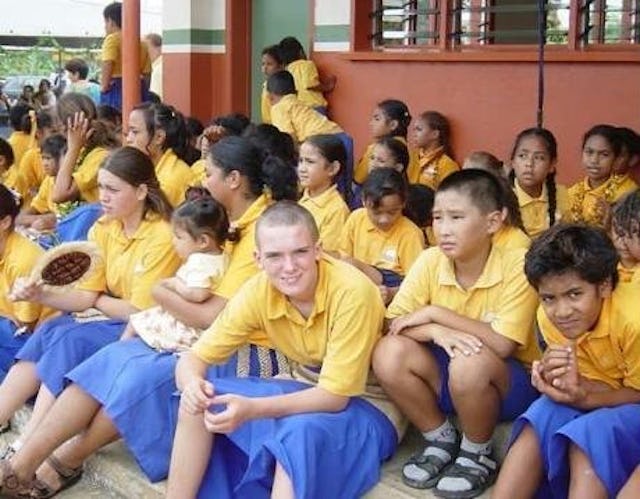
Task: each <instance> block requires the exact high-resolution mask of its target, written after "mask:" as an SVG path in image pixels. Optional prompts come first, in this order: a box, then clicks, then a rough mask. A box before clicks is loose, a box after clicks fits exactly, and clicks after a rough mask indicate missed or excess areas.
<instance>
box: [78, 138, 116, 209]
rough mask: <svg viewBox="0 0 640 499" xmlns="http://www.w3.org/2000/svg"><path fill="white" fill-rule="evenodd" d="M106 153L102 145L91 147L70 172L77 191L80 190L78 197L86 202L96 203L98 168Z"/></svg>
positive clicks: (97, 197)
mask: <svg viewBox="0 0 640 499" xmlns="http://www.w3.org/2000/svg"><path fill="white" fill-rule="evenodd" d="M107 154H109V151H107V150H106V149H105V148H103V147H95V148H93V149H92V150H91V151H89V154H87V155H86V156H85V157H84V159H83V160H82V163H80V165H78V167H77V169H76V171H75V172H74V173H73V174H72V177H73V180H74V181H75V183H76V186H77V187H78V191H80V197H81V198H82V199H83V200H84V201H86V202H87V203H96V202H97V201H98V199H99V196H98V170H99V169H100V165H102V162H103V161H104V160H105V158H106V157H107Z"/></svg>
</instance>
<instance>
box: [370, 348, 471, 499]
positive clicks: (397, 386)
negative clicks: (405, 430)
mask: <svg viewBox="0 0 640 499" xmlns="http://www.w3.org/2000/svg"><path fill="white" fill-rule="evenodd" d="M373 370H374V371H375V373H376V377H377V378H378V381H379V382H380V384H381V385H382V387H383V388H384V390H385V392H386V393H387V395H388V396H389V398H391V400H393V401H394V402H395V403H396V404H397V405H398V407H399V408H400V410H401V411H402V412H403V413H404V414H405V415H406V416H407V417H408V418H409V420H410V421H411V422H412V423H413V424H414V425H415V426H417V427H418V429H419V430H420V431H421V432H422V435H423V436H424V438H425V441H426V442H425V448H424V449H423V450H422V451H421V452H420V453H418V454H416V455H415V456H414V457H413V458H411V459H410V460H409V461H408V462H407V463H406V464H405V466H404V467H403V469H402V476H403V480H404V481H405V483H406V484H407V485H410V486H412V487H416V488H429V487H433V486H434V485H435V483H436V481H437V480H438V477H439V475H440V473H441V472H442V470H443V469H444V468H445V467H446V465H447V464H449V463H450V462H451V461H452V460H453V458H454V456H455V454H456V453H457V450H458V443H457V437H458V434H457V432H456V430H455V428H454V427H453V425H452V424H451V422H450V421H449V420H448V419H447V418H446V417H445V415H444V414H442V412H441V411H440V409H439V408H438V403H437V396H438V392H439V389H440V383H441V381H440V370H439V368H438V363H437V361H436V359H435V358H434V356H433V354H431V352H429V351H428V350H427V349H426V348H424V347H423V346H422V345H420V344H419V343H418V342H416V341H414V340H412V339H411V338H407V337H404V336H385V337H383V338H382V339H381V340H380V341H379V342H378V344H377V345H376V348H375V350H374V353H373Z"/></svg>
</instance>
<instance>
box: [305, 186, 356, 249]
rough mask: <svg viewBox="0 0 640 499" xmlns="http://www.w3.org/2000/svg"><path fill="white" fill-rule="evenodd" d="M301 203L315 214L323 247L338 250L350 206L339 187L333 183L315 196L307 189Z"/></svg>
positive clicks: (314, 217)
mask: <svg viewBox="0 0 640 499" xmlns="http://www.w3.org/2000/svg"><path fill="white" fill-rule="evenodd" d="M299 203H300V205H302V206H304V207H305V208H306V209H307V210H309V211H310V212H311V214H312V215H313V219H314V220H315V221H316V225H317V226H318V231H319V232H320V242H321V243H322V249H324V250H326V251H338V249H339V247H340V233H341V232H342V228H343V227H344V224H345V222H346V221H347V218H348V217H349V208H348V207H347V204H346V203H345V202H344V199H342V196H341V195H340V193H339V192H338V188H337V187H336V186H335V185H332V186H331V187H329V188H328V189H327V190H326V191H324V192H323V193H322V194H319V195H318V196H315V197H310V196H309V193H308V191H306V190H305V192H304V194H303V195H302V198H301V199H300V201H299Z"/></svg>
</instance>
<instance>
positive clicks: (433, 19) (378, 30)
mask: <svg viewBox="0 0 640 499" xmlns="http://www.w3.org/2000/svg"><path fill="white" fill-rule="evenodd" d="M438 2H439V0H412V1H405V2H402V1H400V0H398V1H396V2H391V0H380V1H377V2H376V9H375V10H374V11H373V12H371V14H370V17H371V18H372V19H373V27H374V30H373V32H372V34H371V36H370V38H371V39H372V41H373V44H374V46H381V47H390V46H391V47H393V46H416V45H435V44H437V42H438V38H439V32H438V25H439V23H438V16H439V15H440V9H439V4H438Z"/></svg>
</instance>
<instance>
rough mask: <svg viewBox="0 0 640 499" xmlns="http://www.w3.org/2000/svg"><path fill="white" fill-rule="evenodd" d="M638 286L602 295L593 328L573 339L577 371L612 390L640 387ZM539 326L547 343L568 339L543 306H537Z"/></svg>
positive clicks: (639, 294) (639, 297) (560, 342)
mask: <svg viewBox="0 0 640 499" xmlns="http://www.w3.org/2000/svg"><path fill="white" fill-rule="evenodd" d="M638 303H640V288H638V287H633V286H619V287H617V288H616V289H615V290H614V291H613V293H612V294H611V297H609V298H605V299H604V300H603V303H602V309H601V310H600V315H599V316H598V322H597V323H596V325H595V327H594V328H593V329H592V330H591V331H588V332H587V333H585V334H583V335H582V336H580V337H579V338H578V339H577V341H576V357H577V359H578V372H579V373H580V374H581V375H582V376H584V377H586V378H589V379H592V380H595V381H601V382H603V383H606V384H607V385H609V386H610V387H611V388H613V389H620V388H622V387H628V388H633V389H635V390H640V322H638V318H637V317H638V315H637V314H638ZM537 317H538V326H539V328H540V332H541V333H542V336H543V338H544V340H545V342H546V343H547V345H553V344H560V345H564V344H568V343H569V341H568V340H567V339H566V338H565V337H564V336H563V335H562V333H561V332H560V331H559V330H558V329H557V328H556V327H555V326H554V325H553V324H552V322H551V321H550V320H549V318H548V317H547V314H546V313H545V311H544V309H543V308H542V305H541V306H540V307H539V308H538V314H537Z"/></svg>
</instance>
